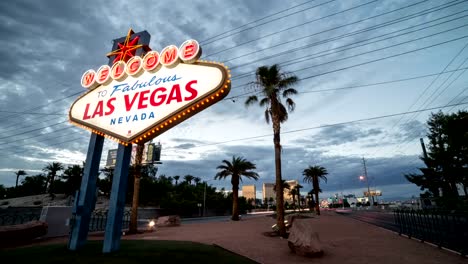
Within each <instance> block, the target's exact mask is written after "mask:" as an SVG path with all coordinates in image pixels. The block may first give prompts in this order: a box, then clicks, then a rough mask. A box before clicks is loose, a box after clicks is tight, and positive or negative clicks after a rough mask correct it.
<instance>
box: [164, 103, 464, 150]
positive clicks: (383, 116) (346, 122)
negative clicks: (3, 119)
mask: <svg viewBox="0 0 468 264" xmlns="http://www.w3.org/2000/svg"><path fill="white" fill-rule="evenodd" d="M459 105H468V102H463V103H458V104H452V105H445V106H438V107H431V108H426V109H419V110H414V111H406V112H401V113H395V114H388V115H381V116H375V117H369V118H362V119H356V120H351V121H344V122H339V123H333V124H328V125H320V126H315V127H308V128H300V129H295V130H288V131H284V132H281V134H291V133H297V132H302V131H307V130H314V129H320V128H326V127H334V126H342V125H348V124H353V123H359V122H365V121H371V120H377V119H382V118H389V117H395V116H400V115H407V114H411V113H416V112H424V111H431V110H437V109H441V108H445V107H451V106H459ZM271 136H273V134H266V135H259V136H253V137H245V138H238V139H231V140H226V141H221V142H215V143H210V144H203V145H199V146H195V147H193V148H196V147H207V146H214V145H221V144H226V143H231V142H236V141H243V140H250V139H257V138H264V137H271ZM168 149H176V148H167V149H166V150H168Z"/></svg>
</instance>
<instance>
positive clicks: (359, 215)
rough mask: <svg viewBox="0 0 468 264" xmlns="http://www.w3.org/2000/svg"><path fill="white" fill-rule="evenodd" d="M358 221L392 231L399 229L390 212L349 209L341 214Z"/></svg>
mask: <svg viewBox="0 0 468 264" xmlns="http://www.w3.org/2000/svg"><path fill="white" fill-rule="evenodd" d="M343 215H345V216H346V217H350V218H353V219H356V220H359V221H363V222H366V223H369V224H373V225H376V226H379V227H382V228H385V229H388V230H391V231H394V232H398V231H399V227H398V226H397V225H396V223H395V219H394V216H393V213H392V212H378V211H351V213H349V214H343Z"/></svg>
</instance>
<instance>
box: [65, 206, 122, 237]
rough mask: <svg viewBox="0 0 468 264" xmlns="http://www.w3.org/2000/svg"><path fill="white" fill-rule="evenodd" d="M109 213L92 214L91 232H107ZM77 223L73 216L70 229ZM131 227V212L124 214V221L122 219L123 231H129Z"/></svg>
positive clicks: (96, 212) (97, 212) (95, 212)
mask: <svg viewBox="0 0 468 264" xmlns="http://www.w3.org/2000/svg"><path fill="white" fill-rule="evenodd" d="M107 212H108V211H94V212H93V213H92V214H91V219H90V221H89V229H88V231H89V232H96V231H105V230H106V224H107ZM74 222H75V219H74V216H72V218H71V220H70V228H72V227H73V224H74ZM129 225H130V212H129V211H126V212H124V215H123V219H122V229H128V226H129Z"/></svg>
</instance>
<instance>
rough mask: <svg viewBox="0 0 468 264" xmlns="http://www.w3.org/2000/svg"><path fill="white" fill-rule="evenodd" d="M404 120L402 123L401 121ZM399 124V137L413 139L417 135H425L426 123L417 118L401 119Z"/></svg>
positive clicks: (417, 136) (406, 139)
mask: <svg viewBox="0 0 468 264" xmlns="http://www.w3.org/2000/svg"><path fill="white" fill-rule="evenodd" d="M403 122H404V123H403ZM403 122H402V124H401V125H400V126H399V127H400V129H399V136H400V139H402V140H404V141H408V140H414V139H417V138H419V137H425V136H426V133H427V124H426V123H422V122H421V121H419V120H410V121H403Z"/></svg>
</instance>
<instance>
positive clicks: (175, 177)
mask: <svg viewBox="0 0 468 264" xmlns="http://www.w3.org/2000/svg"><path fill="white" fill-rule="evenodd" d="M179 179H180V176H179V175H176V176H174V180H175V185H177V183H178V182H179Z"/></svg>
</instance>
